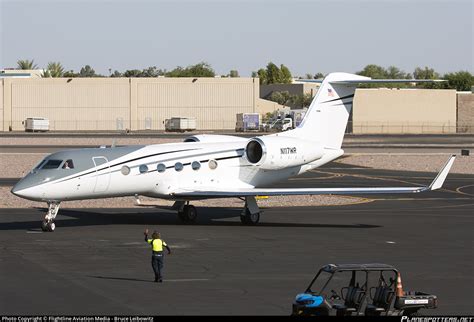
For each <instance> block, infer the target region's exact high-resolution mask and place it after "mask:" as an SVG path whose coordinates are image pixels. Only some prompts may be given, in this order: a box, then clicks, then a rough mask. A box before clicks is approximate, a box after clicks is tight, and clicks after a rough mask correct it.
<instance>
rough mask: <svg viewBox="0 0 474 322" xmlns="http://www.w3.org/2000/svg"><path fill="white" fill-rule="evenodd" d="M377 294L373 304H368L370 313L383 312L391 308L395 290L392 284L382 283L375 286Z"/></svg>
mask: <svg viewBox="0 0 474 322" xmlns="http://www.w3.org/2000/svg"><path fill="white" fill-rule="evenodd" d="M372 289H375V294H374V297H373V301H372V303H371V304H368V305H367V308H366V310H367V312H368V313H382V312H386V311H387V310H388V309H390V304H391V303H392V299H393V296H394V295H395V292H394V290H392V288H391V287H390V286H386V285H381V286H377V287H375V288H372Z"/></svg>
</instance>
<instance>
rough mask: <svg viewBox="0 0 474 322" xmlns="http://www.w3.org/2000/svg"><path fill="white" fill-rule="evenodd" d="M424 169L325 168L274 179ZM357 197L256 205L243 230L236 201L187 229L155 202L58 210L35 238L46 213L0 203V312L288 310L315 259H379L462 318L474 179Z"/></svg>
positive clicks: (397, 178) (344, 178)
mask: <svg viewBox="0 0 474 322" xmlns="http://www.w3.org/2000/svg"><path fill="white" fill-rule="evenodd" d="M331 173H332V175H331ZM433 176H434V174H433V173H415V172H400V171H387V170H374V169H367V168H352V167H344V166H342V167H336V166H334V165H333V166H332V167H331V166H328V167H326V168H321V169H318V171H317V172H316V171H315V172H310V173H308V174H305V175H304V176H302V177H299V178H295V179H294V180H289V181H288V182H285V183H282V184H281V185H279V186H299V187H302V186H303V187H304V186H306V185H307V186H313V187H314V186H326V187H329V186H364V185H374V184H375V185H376V186H393V185H401V184H402V183H401V182H405V184H427V183H429V182H430V181H431V180H432V178H433ZM324 178H325V179H324ZM367 197H368V198H370V199H366V200H363V202H362V203H357V204H352V205H345V206H327V207H293V208H273V209H265V210H264V211H265V212H264V214H263V215H262V217H261V223H260V224H259V225H258V226H255V227H248V226H242V225H241V224H240V219H239V215H240V211H241V210H240V209H236V208H230V209H229V208H198V216H199V218H198V221H197V223H196V224H194V225H183V224H180V223H179V222H178V220H177V218H176V215H175V214H174V213H172V212H167V211H164V210H158V209H153V208H139V209H137V208H131V209H62V210H61V211H60V213H59V215H58V217H57V220H56V224H57V229H56V231H55V232H54V233H43V232H41V230H40V229H39V224H40V222H41V220H42V217H43V215H44V209H0V231H1V232H0V245H1V246H2V251H1V252H0V285H2V287H1V291H0V313H1V314H8V315H17V314H41V315H44V314H55V315H60V314H126V315H128V314H153V315H155V314H163V315H288V314H290V312H291V303H292V300H293V298H294V296H295V295H296V294H297V293H298V292H302V291H304V289H305V288H306V286H307V285H308V283H309V282H310V281H311V279H312V277H313V276H314V274H315V273H316V272H317V270H318V269H319V267H321V266H322V265H324V264H327V263H364V262H366V263H370V262H380V263H387V264H392V265H394V266H396V267H397V268H398V269H399V270H400V271H401V274H402V279H403V287H404V289H405V290H418V291H424V292H427V293H432V294H435V295H437V296H438V302H439V308H438V309H436V310H427V311H424V313H425V314H429V315H468V314H470V315H472V314H473V313H474V310H473V308H472V303H473V300H474V293H473V291H472V290H473V289H474V278H473V272H474V269H473V268H474V267H473V265H474V261H473V256H472V254H473V241H474V240H473V239H474V238H473V234H472V231H473V226H474V211H473V210H474V175H453V174H450V175H449V176H448V179H447V181H446V186H445V189H443V190H440V191H434V192H429V193H425V194H416V195H415V194H410V195H392V196H386V195H378V196H373V195H372V196H367ZM210 202H212V201H210ZM145 228H148V229H150V230H154V229H157V230H159V231H160V232H161V234H162V236H163V238H164V240H166V242H167V243H168V244H169V245H170V247H171V249H172V255H170V256H166V258H165V276H164V283H163V284H157V283H153V281H152V280H153V273H152V269H151V265H150V249H149V247H148V245H147V244H146V243H145V242H144V241H143V233H142V232H143V230H144V229H145Z"/></svg>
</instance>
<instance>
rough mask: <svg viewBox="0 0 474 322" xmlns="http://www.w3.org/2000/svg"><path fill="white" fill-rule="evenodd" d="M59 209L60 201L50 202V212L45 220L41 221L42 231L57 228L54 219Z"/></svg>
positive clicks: (50, 230) (51, 230)
mask: <svg viewBox="0 0 474 322" xmlns="http://www.w3.org/2000/svg"><path fill="white" fill-rule="evenodd" d="M58 211H59V202H48V212H47V213H46V216H45V217H44V220H43V222H42V223H41V230H42V231H49V232H53V231H54V230H55V229H56V224H55V223H54V219H55V218H56V215H57V214H58Z"/></svg>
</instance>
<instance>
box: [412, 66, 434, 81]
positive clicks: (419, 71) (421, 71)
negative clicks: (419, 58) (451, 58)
mask: <svg viewBox="0 0 474 322" xmlns="http://www.w3.org/2000/svg"><path fill="white" fill-rule="evenodd" d="M413 77H414V78H415V79H438V78H439V74H438V73H437V72H435V70H434V69H433V68H429V67H428V66H425V68H421V67H417V68H415V71H414V72H413Z"/></svg>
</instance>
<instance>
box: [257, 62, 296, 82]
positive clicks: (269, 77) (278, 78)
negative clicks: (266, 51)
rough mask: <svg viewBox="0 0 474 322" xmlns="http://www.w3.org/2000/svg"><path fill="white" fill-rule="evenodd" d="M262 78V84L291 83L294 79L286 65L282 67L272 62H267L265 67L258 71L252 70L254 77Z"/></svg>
mask: <svg viewBox="0 0 474 322" xmlns="http://www.w3.org/2000/svg"><path fill="white" fill-rule="evenodd" d="M255 76H258V77H259V78H260V85H266V84H289V83H291V81H292V76H291V72H290V70H289V69H288V67H286V66H285V65H283V64H281V65H280V68H278V66H277V65H275V64H274V63H272V62H269V63H268V64H267V67H266V68H265V69H263V68H260V69H259V70H258V71H257V72H256V73H255V72H252V77H255Z"/></svg>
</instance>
